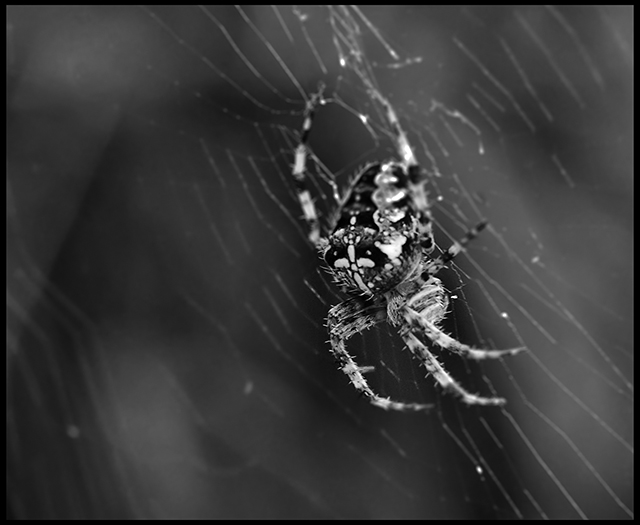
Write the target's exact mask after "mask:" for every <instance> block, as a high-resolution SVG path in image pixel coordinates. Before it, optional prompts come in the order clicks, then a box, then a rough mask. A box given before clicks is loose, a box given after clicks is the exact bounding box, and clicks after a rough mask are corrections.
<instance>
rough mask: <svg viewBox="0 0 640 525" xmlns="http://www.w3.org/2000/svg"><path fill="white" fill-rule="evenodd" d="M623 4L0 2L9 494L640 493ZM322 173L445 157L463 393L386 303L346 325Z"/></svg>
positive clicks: (273, 497) (562, 509)
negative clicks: (325, 230)
mask: <svg viewBox="0 0 640 525" xmlns="http://www.w3.org/2000/svg"><path fill="white" fill-rule="evenodd" d="M632 37H633V33H632V12H631V9H630V8H629V7H625V6H604V7H597V6H561V7H553V6H548V7H541V6H528V7H527V6H489V7H487V6H477V7H462V6H451V7H448V6H447V7H442V6H440V7H438V6H434V7H431V6H374V7H362V8H357V7H355V8H354V7H350V8H344V7H324V6H321V7H308V6H303V7H292V6H280V7H266V6H255V7H251V6H243V7H242V8H234V7H229V6H209V7H207V6H154V7H132V6H8V7H7V426H6V432H7V501H8V506H7V508H8V510H7V517H17V518H49V519H52V518H57V519H69V518H77V519H84V518H423V519H426V518H467V519H471V518H488V519H496V518H533V519H539V518H622V519H626V518H630V517H632V516H633V498H632V486H633V479H632V457H633V445H632V395H633V394H632V392H633V386H632V383H633V379H632V374H631V366H632V361H633V355H632V353H633V345H632V337H633V335H632V334H633V332H632V318H633V301H632V289H633V281H632V270H631V268H632V263H633V256H632V250H631V248H632V196H631V195H632V189H633V185H632V180H633V175H632V103H633V99H632V73H633V69H632ZM320 82H322V83H323V84H324V85H325V91H324V96H325V98H326V100H327V103H326V104H325V105H324V106H323V107H322V108H321V109H320V111H318V115H317V118H316V121H315V122H314V128H313V133H312V137H311V147H312V150H313V160H312V161H311V162H310V165H309V169H310V178H311V181H312V191H313V193H314V199H315V200H316V203H317V206H318V208H319V209H320V211H321V212H323V217H324V219H323V220H324V222H323V225H324V226H327V225H328V224H329V222H330V221H329V217H330V213H331V210H333V209H334V208H335V193H336V191H338V190H339V189H343V188H344V187H345V185H346V184H347V183H348V181H349V180H350V176H351V174H352V173H353V172H354V171H355V170H357V168H358V167H359V166H361V165H362V164H364V163H365V162H367V161H371V160H375V159H378V160H383V159H386V158H390V157H392V156H394V155H396V153H395V151H394V142H393V135H392V129H391V128H390V126H389V124H388V122H387V120H386V116H385V113H384V110H383V108H381V106H380V104H379V102H378V99H377V98H376V94H379V95H381V96H383V97H385V98H387V99H388V100H389V101H390V102H391V104H392V105H393V107H394V109H395V111H396V112H397V113H398V116H399V118H400V121H401V122H402V125H403V126H404V128H405V129H406V131H407V133H408V137H409V140H410V141H411V143H412V145H413V147H414V149H415V151H416V155H417V157H418V159H419V161H420V162H421V164H422V166H423V168H424V170H425V173H426V174H427V176H428V177H429V186H428V188H429V194H430V197H431V199H432V202H433V214H434V217H435V219H436V222H437V229H436V240H437V242H438V244H439V246H441V247H442V248H446V247H447V246H448V245H449V244H450V243H451V242H452V241H453V240H454V239H457V238H460V237H461V236H462V235H463V234H464V232H465V231H466V230H467V229H468V228H469V227H470V226H473V225H474V224H476V223H477V222H478V220H479V219H480V218H482V217H486V218H488V219H489V221H490V224H491V226H490V228H489V229H488V230H487V231H486V232H485V233H483V234H482V236H481V237H480V238H478V239H476V240H475V241H474V243H473V245H472V246H470V247H469V251H468V253H467V254H465V255H463V256H461V257H460V258H459V259H458V260H456V264H455V265H453V266H452V268H450V269H448V270H445V271H443V272H442V275H441V276H440V277H441V278H442V280H443V282H444V283H445V285H446V287H447V289H448V290H449V291H450V292H451V296H452V300H451V302H452V305H451V314H450V316H449V319H448V320H447V323H446V325H445V328H446V330H447V331H448V332H449V333H451V334H452V335H454V336H455V337H457V338H458V339H460V340H461V341H463V342H465V343H468V344H471V345H475V346H481V347H486V348H509V347H513V346H520V345H523V346H526V347H527V348H528V349H529V352H527V354H525V355H521V356H517V357H514V358H512V359H510V360H507V361H504V362H495V363H482V364H481V365H478V364H477V363H467V362H464V361H462V360H460V359H456V358H454V357H452V356H448V355H441V358H442V361H443V363H444V364H445V366H446V367H447V369H448V370H449V371H450V372H451V373H452V374H453V376H454V377H456V378H457V379H458V380H459V381H460V382H461V383H462V384H463V385H464V386H465V387H466V388H468V389H470V390H471V391H474V392H480V393H483V394H484V395H491V394H494V395H500V396H502V397H506V398H507V399H508V405H507V406H506V407H505V408H504V409H481V408H468V407H465V406H461V404H460V403H459V402H458V401H457V400H455V399H451V398H450V397H449V396H446V395H444V394H442V393H441V391H440V389H439V388H438V387H437V386H435V382H434V381H433V379H432V378H426V379H425V377H424V376H425V373H424V371H423V370H422V369H420V368H419V366H418V364H417V363H415V362H412V361H411V359H410V357H409V356H408V355H407V354H408V353H406V352H404V351H403V350H402V344H401V342H400V340H399V339H398V338H397V336H396V335H395V334H394V333H393V330H389V329H388V328H385V327H381V328H380V329H375V330H372V331H370V332H368V333H367V334H365V335H364V336H363V337H357V338H354V339H353V341H350V344H349V350H350V351H351V353H352V354H353V355H355V356H357V359H358V361H359V362H361V364H363V365H372V366H375V367H376V370H375V373H374V374H372V379H371V381H372V382H373V384H374V385H375V388H376V390H378V391H379V392H381V393H382V394H384V395H390V396H392V397H393V398H395V399H401V400H405V401H416V402H433V403H434V405H435V408H434V410H433V412H432V413H429V414H390V413H385V412H383V411H381V410H379V409H376V408H374V407H371V406H369V405H368V404H367V403H366V402H365V401H364V400H362V399H360V398H359V397H358V396H357V395H356V393H355V391H354V390H353V388H352V387H351V386H350V385H349V384H348V381H347V378H346V377H345V376H344V375H343V374H342V373H341V372H339V371H338V370H337V369H336V366H335V364H334V363H333V361H332V359H331V356H330V354H329V351H328V344H327V342H326V341H327V334H326V328H325V326H324V324H325V317H326V313H327V311H328V309H329V308H330V307H331V306H332V305H333V304H336V303H337V302H339V301H340V300H342V297H341V296H340V295H339V294H338V293H337V291H336V290H335V289H334V288H333V287H332V286H331V285H330V283H329V282H328V280H327V279H326V278H325V276H324V275H323V272H322V270H321V268H320V266H321V265H320V261H319V260H318V258H317V256H316V254H315V253H314V252H313V250H312V249H311V247H310V246H309V245H308V244H307V243H306V232H305V229H304V224H303V221H302V220H301V211H300V209H299V205H298V204H297V199H296V196H295V191H294V186H293V184H292V181H291V177H290V170H291V164H292V162H293V149H294V148H295V146H296V143H297V140H298V131H299V129H300V126H301V121H302V110H303V109H304V103H305V100H306V99H307V98H308V97H309V96H310V95H311V94H312V93H314V92H316V91H317V90H318V85H319V83H320Z"/></svg>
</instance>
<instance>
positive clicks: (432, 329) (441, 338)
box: [404, 306, 526, 360]
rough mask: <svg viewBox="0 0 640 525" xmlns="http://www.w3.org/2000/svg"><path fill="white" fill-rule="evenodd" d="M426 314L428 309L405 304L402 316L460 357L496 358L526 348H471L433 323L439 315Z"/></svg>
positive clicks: (434, 341)
mask: <svg viewBox="0 0 640 525" xmlns="http://www.w3.org/2000/svg"><path fill="white" fill-rule="evenodd" d="M428 315H429V313H428V310H425V311H423V312H417V311H416V310H414V309H413V308H410V307H409V306H406V307H405V308H404V317H405V320H406V322H407V324H408V325H409V326H411V327H412V328H413V329H415V330H416V331H420V332H423V333H424V334H425V335H426V336H427V338H428V339H429V341H431V342H432V343H434V344H436V345H438V346H439V347H441V348H444V349H445V350H449V351H450V352H453V353H454V354H458V355H460V356H462V357H468V358H470V359H476V360H481V359H496V358H499V357H506V356H509V355H516V354H518V353H520V352H522V351H523V350H526V348H525V347H523V346H521V347H517V348H509V349H506V350H483V349H481V348H473V347H471V346H468V345H465V344H464V343H461V342H460V341H458V340H457V339H454V338H453V337H451V336H450V335H448V334H446V333H445V332H443V331H442V330H440V328H438V327H437V326H436V324H435V323H437V322H438V321H439V317H438V318H436V319H435V320H433V321H432V320H429V319H428V318H427V316H428Z"/></svg>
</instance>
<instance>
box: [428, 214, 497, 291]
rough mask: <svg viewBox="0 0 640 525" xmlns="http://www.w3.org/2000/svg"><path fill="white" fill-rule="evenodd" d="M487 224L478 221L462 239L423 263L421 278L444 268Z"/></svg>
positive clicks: (484, 221) (486, 222) (483, 221)
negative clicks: (423, 268) (423, 269)
mask: <svg viewBox="0 0 640 525" xmlns="http://www.w3.org/2000/svg"><path fill="white" fill-rule="evenodd" d="M487 224H489V222H488V221H487V220H482V221H480V222H479V223H478V224H476V225H475V226H474V227H473V228H471V229H470V230H469V231H467V233H465V235H464V237H463V238H462V239H460V240H459V241H455V242H454V243H453V244H452V245H451V246H449V248H447V249H446V250H445V251H444V252H442V254H440V256H438V257H436V258H435V259H432V260H430V261H429V262H428V263H427V264H426V265H425V271H424V272H423V273H422V278H423V279H424V280H427V279H428V278H429V276H430V275H434V274H436V273H438V272H439V271H440V270H442V268H444V267H445V266H446V265H447V264H448V263H449V262H450V261H451V260H452V259H453V258H454V257H456V256H457V255H458V254H459V253H460V252H463V251H464V250H465V249H466V246H467V244H469V243H470V242H471V241H472V240H473V239H475V238H476V237H477V236H478V234H479V233H480V232H481V231H482V230H484V229H485V228H486V227H487Z"/></svg>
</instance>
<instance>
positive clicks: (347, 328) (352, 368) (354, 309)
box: [327, 298, 433, 412]
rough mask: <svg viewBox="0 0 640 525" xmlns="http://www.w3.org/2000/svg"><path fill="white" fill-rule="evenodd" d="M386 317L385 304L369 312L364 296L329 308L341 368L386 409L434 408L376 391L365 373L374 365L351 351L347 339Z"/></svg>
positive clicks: (332, 340) (374, 402)
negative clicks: (365, 363)
mask: <svg viewBox="0 0 640 525" xmlns="http://www.w3.org/2000/svg"><path fill="white" fill-rule="evenodd" d="M385 318H386V315H385V309H384V307H378V308H376V309H373V311H371V312H367V311H366V308H365V307H364V303H363V300H362V299H360V298H353V299H347V300H346V301H344V302H342V303H340V304H338V305H336V306H334V307H333V308H331V310H330V311H329V317H328V320H327V325H328V328H329V334H330V343H331V353H332V354H333V356H334V357H335V358H336V361H337V362H338V364H339V365H340V370H341V371H342V372H343V373H345V374H346V375H347V376H348V377H349V380H350V382H351V384H352V385H353V386H354V388H355V389H356V390H357V391H358V392H360V393H361V394H362V395H364V396H365V397H367V398H368V399H369V402H370V403H371V404H372V405H374V406H377V407H380V408H382V409H384V410H398V411H403V412H416V411H421V410H430V409H431V408H433V405H430V404H422V403H402V402H399V401H392V400H391V399H390V398H388V397H382V396H380V395H378V394H376V393H375V392H374V391H373V390H372V389H371V387H370V386H369V384H368V383H367V380H366V379H365V377H364V375H363V374H364V373H366V372H368V371H370V370H372V369H373V367H370V366H367V367H361V366H358V364H357V363H356V362H355V360H354V359H353V357H351V355H350V354H349V353H348V352H347V350H346V347H345V342H346V341H347V339H349V337H351V336H352V335H354V334H357V333H360V332H362V331H364V330H366V329H367V328H371V327H372V326H375V325H376V324H378V323H380V322H382V321H384V320H385Z"/></svg>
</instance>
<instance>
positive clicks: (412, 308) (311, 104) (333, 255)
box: [293, 94, 523, 410]
mask: <svg viewBox="0 0 640 525" xmlns="http://www.w3.org/2000/svg"><path fill="white" fill-rule="evenodd" d="M377 98H378V100H379V102H380V103H381V104H382V105H383V106H384V107H385V109H386V114H387V119H388V120H389V123H390V124H391V126H392V127H393V128H394V129H395V133H396V146H397V148H398V152H399V154H400V157H401V160H399V161H396V160H390V161H387V162H385V163H379V162H375V163H371V164H368V165H366V166H365V167H364V168H362V170H360V171H359V172H358V174H357V175H356V177H355V178H354V179H353V182H352V183H351V184H350V185H349V187H348V188H347V191H346V192H345V195H344V197H343V198H342V199H341V200H340V202H339V204H338V208H337V211H336V213H335V215H334V218H333V220H332V224H331V228H330V233H329V235H328V236H327V237H322V235H321V232H320V223H319V221H318V216H317V212H316V208H315V205H314V204H313V200H312V199H311V196H310V194H309V190H308V189H307V186H306V177H307V171H306V162H307V150H308V146H307V140H308V137H309V132H310V130H311V124H312V121H313V116H314V113H315V109H316V106H317V105H318V104H320V103H321V94H316V95H314V96H313V97H312V98H311V99H310V100H309V101H308V102H307V107H306V111H305V118H304V121H303V124H302V135H301V140H300V143H299V144H298V147H297V148H296V154H295V161H294V166H293V176H294V180H295V181H296V184H297V189H298V198H299V200H300V205H301V206H302V211H303V214H304V218H305V220H306V221H307V223H308V225H309V240H310V241H311V242H312V243H313V244H314V245H315V247H316V248H317V250H318V251H319V252H320V255H321V256H322V257H323V258H324V260H325V263H326V268H327V270H328V271H329V272H330V274H331V275H332V276H333V278H334V280H335V281H336V283H337V284H338V285H339V286H340V288H341V289H342V290H343V291H344V292H345V293H347V294H348V295H349V298H348V299H346V300H345V301H343V302H342V303H340V304H338V305H336V306H334V307H333V308H331V310H330V311H329V316H328V319H327V327H328V330H329V336H330V342H331V352H332V353H333V355H334V356H335V358H336V360H337V361H338V363H339V366H340V369H341V370H342V371H343V372H344V373H345V374H347V376H348V377H349V379H350V381H351V383H352V384H353V386H354V387H355V388H356V389H357V390H358V391H359V392H361V393H362V394H363V395H365V396H366V397H368V398H369V400H370V401H371V403H372V404H374V405H376V406H379V407H381V408H384V409H388V410H389V409H390V410H423V409H427V408H430V407H431V405H425V404H420V403H403V402H399V401H392V400H391V399H389V398H385V397H381V396H379V395H378V394H376V393H375V392H374V391H373V390H372V389H371V387H370V386H369V384H368V383H367V380H366V379H365V377H364V373H365V372H367V371H368V370H370V369H371V367H360V366H358V365H357V364H356V362H355V361H354V359H353V358H352V357H351V355H349V353H348V352H347V350H346V347H345V342H346V341H347V339H349V337H351V336H352V335H355V334H357V333H361V332H362V331H364V330H366V329H367V328H370V327H372V326H375V325H376V324H378V323H381V322H385V321H386V322H388V323H389V324H391V325H392V326H397V327H398V331H399V334H400V336H401V337H402V339H403V340H404V342H405V344H406V345H407V347H408V348H409V350H410V351H411V352H412V353H413V355H414V356H415V357H416V358H418V359H419V360H420V361H421V363H422V364H423V365H424V366H425V368H426V369H427V370H428V371H429V373H430V374H431V375H433V376H434V377H435V379H436V380H437V381H438V383H439V384H440V385H441V386H442V387H443V388H444V389H445V390H446V391H449V392H451V393H453V394H455V395H457V396H458V397H460V398H461V399H462V401H463V402H465V403H467V404H469V405H502V404H504V403H505V400H504V399H503V398H500V397H483V396H479V395H476V394H472V393H470V392H468V391H467V390H465V389H464V388H463V387H462V386H460V385H459V384H458V383H457V382H456V381H455V380H454V379H453V378H452V377H451V376H450V375H449V374H448V372H447V371H446V370H445V369H444V368H443V367H442V365H441V364H440V363H439V362H438V360H437V359H436V358H435V356H434V355H433V354H432V353H431V352H430V351H429V349H428V348H427V346H425V344H424V343H423V341H421V340H420V338H419V337H418V336H420V337H424V338H426V339H427V340H429V341H430V342H431V343H433V344H434V345H436V346H439V347H441V348H444V349H446V350H449V351H451V352H454V353H457V354H459V355H461V356H463V357H467V358H471V359H487V358H498V357H502V356H505V355H513V354H516V353H518V352H520V351H521V350H523V348H513V349H509V350H481V349H476V348H472V347H470V346H467V345H465V344H463V343H460V342H459V341H457V340H456V339H454V338H453V337H451V336H450V335H448V334H446V333H445V332H443V331H442V330H441V329H440V327H439V324H440V322H441V321H442V319H444V317H445V316H446V313H447V307H448V299H447V294H446V291H445V289H444V287H443V286H442V283H441V281H440V280H439V279H438V278H437V277H435V274H436V273H437V272H439V271H440V270H441V269H442V268H444V267H445V266H446V264H447V263H448V262H449V261H451V259H453V258H454V257H455V256H456V255H457V254H458V253H460V252H461V251H462V250H464V247H465V246H466V244H467V243H468V242H469V241H470V240H471V239H473V238H474V237H476V236H477V235H478V233H479V232H480V231H481V230H482V229H483V228H484V227H485V226H486V222H485V221H483V222H481V223H480V224H478V225H477V226H476V227H475V228H472V229H470V230H469V232H468V233H467V234H466V235H465V236H464V238H463V239H462V240H460V241H459V242H456V243H454V244H453V245H452V246H451V247H450V248H448V249H447V250H446V251H444V252H443V253H442V254H441V255H440V256H438V257H434V258H432V257H431V256H430V254H431V253H432V252H433V250H434V248H435V242H434V239H433V231H432V219H431V212H430V210H429V203H428V200H427V195H426V191H425V189H424V185H425V181H424V180H423V178H422V175H421V170H420V167H419V166H418V163H417V161H416V159H415V156H414V154H413V150H412V148H411V146H410V145H409V141H408V140H407V137H406V134H405V133H404V131H403V130H402V128H401V126H400V123H399V121H398V118H397V116H396V114H395V111H394V110H393V108H392V107H391V105H390V104H389V103H388V101H387V100H386V99H384V98H383V97H382V96H380V95H377Z"/></svg>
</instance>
